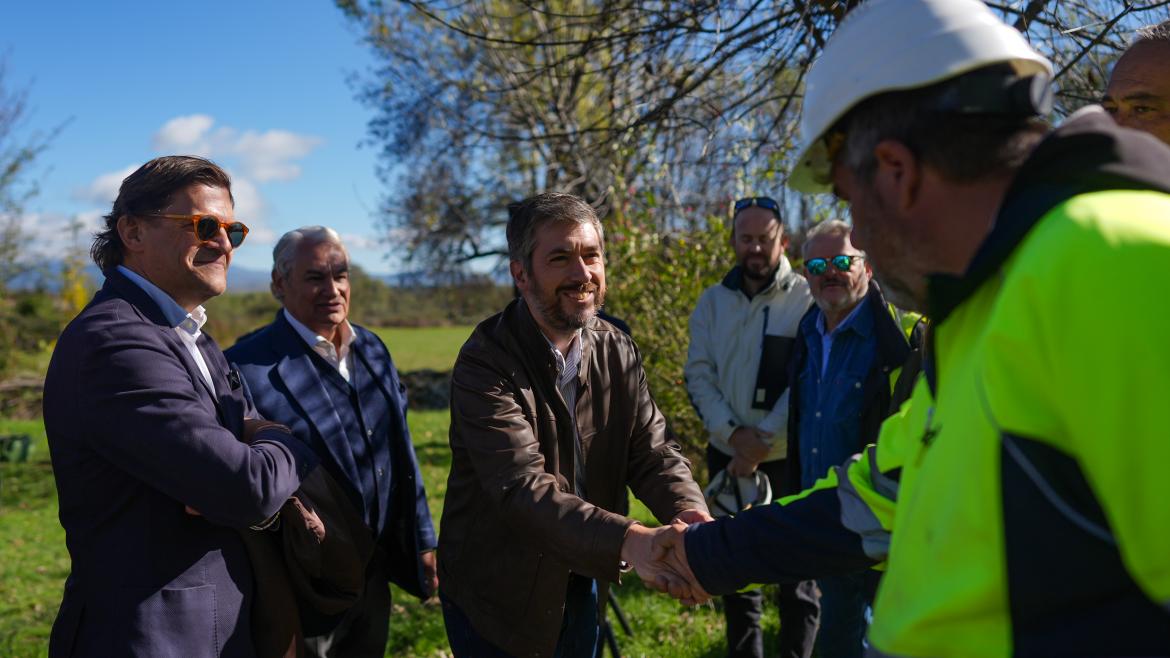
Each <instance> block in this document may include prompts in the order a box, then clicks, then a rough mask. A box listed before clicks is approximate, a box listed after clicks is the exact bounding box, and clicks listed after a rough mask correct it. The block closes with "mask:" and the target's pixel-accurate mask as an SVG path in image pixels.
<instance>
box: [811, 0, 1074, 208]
mask: <svg viewBox="0 0 1170 658" xmlns="http://www.w3.org/2000/svg"><path fill="white" fill-rule="evenodd" d="M997 63H1011V64H1012V65H1013V68H1014V69H1015V72H1016V74H1017V75H1020V76H1034V75H1041V76H1043V82H1044V86H1045V88H1046V87H1047V83H1048V81H1049V80H1050V79H1051V78H1052V64H1051V63H1050V62H1049V61H1048V60H1047V59H1045V58H1044V56H1043V55H1041V54H1040V53H1038V52H1036V51H1035V50H1033V49H1032V47H1031V46H1030V45H1028V42H1027V41H1026V40H1025V39H1024V37H1023V35H1022V34H1020V32H1019V31H1018V30H1016V29H1014V28H1012V27H1011V26H1009V25H1007V24H1005V23H1004V22H1003V21H1001V20H1000V19H999V18H998V17H997V16H996V15H995V14H994V13H993V12H992V11H991V9H989V8H988V7H987V5H985V4H984V3H983V2H980V0H870V1H869V2H866V3H864V4H862V5H860V6H858V7H857V8H856V9H854V10H853V11H851V12H849V14H847V15H846V17H845V19H844V20H843V21H842V22H841V25H840V26H839V27H838V28H837V30H836V31H835V32H834V33H833V36H832V37H831V38H830V39H829V42H828V43H827V44H825V48H824V51H823V52H822V53H821V55H820V57H819V58H818V59H817V60H816V61H815V62H813V65H812V67H811V69H810V70H809V74H808V79H807V81H806V83H805V92H804V109H803V111H802V112H801V115H800V133H801V138H802V140H803V146H802V148H801V151H800V158H799V159H798V160H797V164H796V167H795V168H794V169H793V171H792V173H791V174H790V175H789V177H788V185H789V186H790V187H792V188H794V189H796V190H800V191H802V192H823V191H827V190H828V185H829V168H830V166H831V165H832V163H831V162H829V155H828V152H827V149H826V147H825V144H824V141H823V139H822V138H823V137H824V135H825V133H826V132H827V131H828V130H829V129H830V128H831V127H833V124H835V123H836V122H837V121H838V120H839V119H841V117H843V116H845V114H846V113H847V112H848V111H849V110H850V109H852V108H853V107H854V106H855V105H857V104H858V103H860V102H861V101H863V100H865V99H867V98H869V97H871V96H876V95H877V94H881V93H884V92H888V91H896V90H902V89H916V88H919V87H926V86H929V85H931V84H934V83H936V82H941V81H943V80H947V79H949V78H954V77H956V76H958V75H961V74H963V73H966V72H968V71H972V70H974V69H978V68H982V67H985V66H990V65H992V64H997Z"/></svg>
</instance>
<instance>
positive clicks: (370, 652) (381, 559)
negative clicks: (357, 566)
mask: <svg viewBox="0 0 1170 658" xmlns="http://www.w3.org/2000/svg"><path fill="white" fill-rule="evenodd" d="M301 618H302V622H303V624H304V626H305V649H306V652H305V655H306V656H308V658H350V656H353V657H354V658H382V656H384V655H386V640H388V639H389V638H390V584H389V579H388V578H387V576H386V554H385V553H383V552H382V551H381V550H375V551H374V553H373V555H371V557H370V563H369V565H367V566H366V589H365V591H364V592H363V593H362V596H361V598H360V599H358V601H357V603H355V604H354V605H353V607H352V608H350V609H349V610H346V611H345V612H343V613H342V614H341V615H340V616H338V617H334V618H313V617H312V615H311V613H309V614H306V613H305V612H304V611H302V614H301Z"/></svg>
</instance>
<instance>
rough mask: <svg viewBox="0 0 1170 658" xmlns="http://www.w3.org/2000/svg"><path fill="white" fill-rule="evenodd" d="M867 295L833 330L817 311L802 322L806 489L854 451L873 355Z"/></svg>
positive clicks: (802, 474) (802, 441)
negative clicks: (804, 354) (826, 328)
mask: <svg viewBox="0 0 1170 658" xmlns="http://www.w3.org/2000/svg"><path fill="white" fill-rule="evenodd" d="M869 306H870V300H869V297H866V298H865V299H863V300H862V301H861V303H860V304H858V305H857V307H856V308H854V309H853V312H852V313H850V314H849V316H848V317H846V318H845V320H844V321H843V322H842V323H841V324H840V325H838V326H837V328H836V329H834V330H833V331H832V332H831V333H828V334H826V333H825V316H824V313H822V312H821V311H820V309H817V310H815V311H813V312H812V313H810V314H809V315H808V316H807V317H805V319H804V320H803V321H802V322H801V325H800V334H801V336H803V340H804V341H805V344H806V346H807V348H808V358H807V359H805V363H804V367H803V369H802V370H801V372H800V376H799V380H798V381H797V382H796V385H797V386H799V387H800V398H799V399H800V427H799V428H798V430H799V432H800V486H801V488H802V489H806V488H808V487H810V486H812V484H813V483H814V482H816V481H817V480H818V479H820V478H823V477H825V474H826V473H828V472H829V469H830V468H831V467H833V466H839V465H841V464H843V463H844V462H845V460H846V459H848V458H849V457H850V456H851V455H853V453H854V452H856V449H857V448H856V444H857V438H858V434H859V433H860V431H861V428H860V424H859V417H860V415H861V404H862V394H863V390H862V389H863V387H864V385H865V379H866V376H867V375H868V374H869V370H870V368H871V367H873V363H874V358H875V357H876V354H877V337H876V336H875V335H874V331H873V313H871V312H870V311H869Z"/></svg>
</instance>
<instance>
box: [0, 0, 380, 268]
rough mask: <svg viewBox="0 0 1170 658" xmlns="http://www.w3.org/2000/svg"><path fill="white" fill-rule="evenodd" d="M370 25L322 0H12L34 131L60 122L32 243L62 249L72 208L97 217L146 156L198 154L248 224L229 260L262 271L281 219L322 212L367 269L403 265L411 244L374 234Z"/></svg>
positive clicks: (5, 40)
mask: <svg viewBox="0 0 1170 658" xmlns="http://www.w3.org/2000/svg"><path fill="white" fill-rule="evenodd" d="M360 37H361V35H360V33H359V32H358V31H357V26H355V25H353V24H351V23H350V22H349V21H347V19H346V18H345V17H344V16H343V15H342V13H341V12H340V11H339V10H338V9H337V8H336V7H334V5H333V3H332V2H328V1H327V0H313V1H309V0H297V1H284V2H277V1H274V0H238V1H236V2H226V1H222V0H207V1H204V2H197V3H196V2H169V1H156V2H145V1H134V2H131V1H119V2H108V3H106V2H102V3H98V2H81V1H78V0H66V1H63V2H7V3H4V7H3V8H2V9H0V55H5V56H6V59H7V69H8V70H7V76H6V77H7V85H8V86H9V88H10V90H11V88H12V87H26V88H27V89H28V92H29V105H30V110H31V113H30V114H31V116H30V117H29V120H28V121H27V122H26V123H25V125H24V127H23V131H24V133H25V134H29V133H31V132H32V131H38V130H39V131H42V132H44V131H48V130H51V129H52V128H54V127H55V126H58V125H61V124H65V125H64V128H63V130H62V131H61V133H60V134H59V135H58V136H57V138H56V139H55V140H53V142H52V143H51V145H50V147H49V149H48V150H47V151H46V152H45V153H44V155H43V156H42V157H41V159H40V160H39V162H38V167H37V175H38V178H39V182H40V194H39V195H38V196H37V197H36V198H35V199H34V200H33V201H32V202H31V203H30V204H29V205H28V207H27V213H26V217H25V226H26V228H27V229H28V230H29V231H30V232H31V233H33V234H34V236H35V238H36V241H35V244H36V247H37V249H38V250H40V251H42V252H44V253H48V254H52V253H54V252H56V253H60V251H59V250H60V249H61V247H62V246H63V240H65V239H66V236H67V232H66V231H64V228H65V227H66V226H67V225H68V223H69V222H71V221H73V220H75V219H80V220H81V221H82V222H83V223H84V224H85V226H86V230H87V231H89V230H91V229H92V227H95V226H96V225H97V222H98V221H99V216H100V214H102V213H103V212H105V211H108V210H109V208H110V203H111V202H112V201H113V197H114V195H116V193H117V186H118V184H119V183H120V181H121V178H122V177H123V176H125V175H126V174H128V173H129V172H130V171H132V170H133V169H134V168H135V167H137V166H138V165H140V164H142V163H143V162H145V161H147V160H149V159H150V158H152V157H155V156H157V155H163V154H168V153H197V154H200V155H206V156H208V157H210V158H212V159H213V160H216V161H217V162H219V163H220V164H222V165H224V166H225V167H226V168H227V169H228V170H229V171H230V172H231V173H232V175H233V178H234V181H235V194H236V200H237V217H238V218H239V219H240V220H241V221H244V222H245V223H247V224H248V225H249V226H250V227H252V229H253V232H252V233H251V234H250V235H249V237H248V241H247V242H246V243H245V244H244V246H243V247H241V248H240V249H239V250H238V251H237V253H236V257H235V260H234V261H233V264H235V265H243V266H245V267H249V268H255V269H262V270H267V269H268V268H269V267H270V265H271V249H272V245H273V243H274V241H275V239H276V238H277V237H279V236H280V234H281V233H283V232H284V231H287V230H289V229H291V228H295V227H297V226H302V225H306V224H325V225H329V226H332V227H334V228H336V229H337V230H338V231H339V232H340V233H341V234H342V236H343V238H344V239H345V240H346V242H347V244H348V245H349V247H350V252H351V254H352V258H353V261H354V262H356V263H357V264H359V265H361V266H362V267H364V268H365V269H367V270H369V271H371V272H379V273H385V272H393V271H398V270H401V269H403V265H402V257H403V252H402V250H401V249H392V248H390V247H387V246H386V245H384V244H380V243H379V242H378V238H379V233H380V232H379V231H378V229H377V228H376V227H375V218H374V210H375V209H376V208H377V206H378V204H379V200H380V198H381V196H382V189H383V188H382V184H381V183H380V182H379V181H378V180H377V178H376V176H375V173H374V167H375V160H376V158H375V148H373V147H369V146H365V147H360V148H359V144H360V142H362V141H363V139H364V138H365V126H366V122H367V121H368V120H369V119H370V117H371V116H372V112H371V111H370V110H369V109H368V108H367V107H365V106H363V105H362V104H361V103H360V102H358V101H357V100H356V99H355V98H354V96H355V89H354V87H353V86H352V85H351V84H349V83H348V82H347V80H348V79H349V78H351V77H353V76H354V75H355V74H357V75H362V74H365V73H368V71H369V70H370V68H371V67H372V65H373V60H372V57H371V56H370V54H369V53H368V51H367V50H366V48H365V47H364V46H363V45H362V44H361V43H360V42H359V41H360ZM86 244H88V242H87V241H86Z"/></svg>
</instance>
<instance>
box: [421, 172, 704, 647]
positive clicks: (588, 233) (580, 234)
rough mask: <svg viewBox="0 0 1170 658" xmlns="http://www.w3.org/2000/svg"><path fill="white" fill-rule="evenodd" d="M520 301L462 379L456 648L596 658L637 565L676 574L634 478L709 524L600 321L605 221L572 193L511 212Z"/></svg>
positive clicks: (654, 508)
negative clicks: (619, 584) (639, 509)
mask: <svg viewBox="0 0 1170 658" xmlns="http://www.w3.org/2000/svg"><path fill="white" fill-rule="evenodd" d="M508 211H509V219H508V227H507V237H508V252H509V257H510V258H511V272H512V277H513V280H514V281H515V283H516V287H517V288H518V289H519V291H520V297H519V298H518V299H516V300H514V301H513V302H512V303H510V304H509V305H508V306H507V308H505V309H504V310H503V312H501V313H499V314H497V315H495V316H493V317H491V318H488V319H487V320H485V321H483V322H482V323H480V325H479V326H478V327H476V329H475V331H474V332H473V333H472V335H471V337H470V338H469V339H468V340H467V342H466V343H465V344H464V345H463V349H462V350H460V352H459V358H458V360H457V361H456V363H455V369H454V372H453V373H452V381H451V434H450V440H451V453H452V459H451V472H450V475H449V477H448V479H447V494H446V498H445V500H444V503H443V516H442V520H441V522H440V533H439V583H440V584H439V588H440V597H441V599H442V604H443V616H444V620H445V622H446V625H447V637H448V639H449V640H450V643H451V649H452V651H453V652H454V654H455V655H456V656H460V657H463V656H475V657H476V658H481V657H484V656H489V657H491V656H509V655H511V656H552V655H556V656H565V657H576V658H592V657H593V656H594V655H595V651H596V647H597V641H598V629H599V625H598V619H599V617H598V613H599V610H600V608H599V605H598V602H599V601H605V598H606V591H607V587H608V585H607V583H610V582H616V581H617V580H618V578H619V577H620V574H621V572H622V571H623V569H624V568H625V566H632V567H633V568H634V569H637V570H638V575H639V576H640V577H641V578H642V579H644V580H649V581H654V580H656V579H657V578H659V577H661V578H663V579H664V580H666V581H669V580H671V579H672V578H673V576H672V574H670V573H669V572H668V571H666V570H664V569H663V568H662V567H661V565H659V564H658V563H657V562H655V561H654V560H653V559H652V558H653V556H652V555H651V553H650V542H649V538H650V537H651V536H652V532H651V531H650V530H649V529H647V528H644V527H643V526H641V525H639V524H637V523H636V522H634V521H633V520H631V519H629V518H626V517H625V516H622V515H620V514H616V513H614V512H613V511H612V510H617V509H621V506H622V505H623V504H624V503H625V501H626V495H627V494H626V487H627V486H628V487H629V488H630V489H631V490H632V491H633V492H634V495H636V496H637V497H638V499H639V500H641V501H642V502H643V503H645V504H646V506H647V507H648V508H649V509H650V511H651V512H653V513H654V515H655V516H656V517H657V518H658V520H659V521H660V522H662V523H670V522H671V521H682V522H685V523H690V522H695V521H703V520H710V518H711V517H710V516H709V515H708V514H707V506H706V504H705V503H704V502H703V496H702V493H701V492H700V491H699V488H698V486H697V485H696V484H695V482H694V480H693V479H692V477H691V472H690V464H689V463H688V462H687V460H686V459H685V458H684V457H683V455H682V453H681V452H680V450H679V447H678V445H677V444H675V443H673V442H671V441H668V439H667V436H666V421H665V419H664V418H663V416H662V414H661V413H660V412H659V410H658V407H657V406H656V405H655V404H654V401H653V400H652V399H651V397H650V393H649V390H648V389H647V385H646V374H645V372H643V370H642V365H641V358H640V356H639V354H638V351H637V348H636V347H635V345H634V343H633V341H632V340H631V339H630V337H629V336H628V335H626V334H625V333H624V332H622V331H620V330H618V329H616V328H615V327H614V326H613V325H611V324H609V323H608V322H605V321H603V320H600V319H598V318H597V317H596V315H597V312H598V310H599V309H600V308H601V306H602V304H603V303H604V301H605V284H606V282H605V252H604V246H603V245H604V243H603V234H602V228H601V222H600V221H599V220H598V218H597V215H596V214H595V213H594V211H593V208H591V207H590V206H589V205H588V204H587V203H585V202H584V201H582V200H581V199H578V198H577V197H574V196H571V195H568V194H557V193H546V194H540V195H537V196H534V197H531V198H528V199H525V200H524V201H521V202H519V203H515V204H512V205H511V206H510V207H509V208H508Z"/></svg>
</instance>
